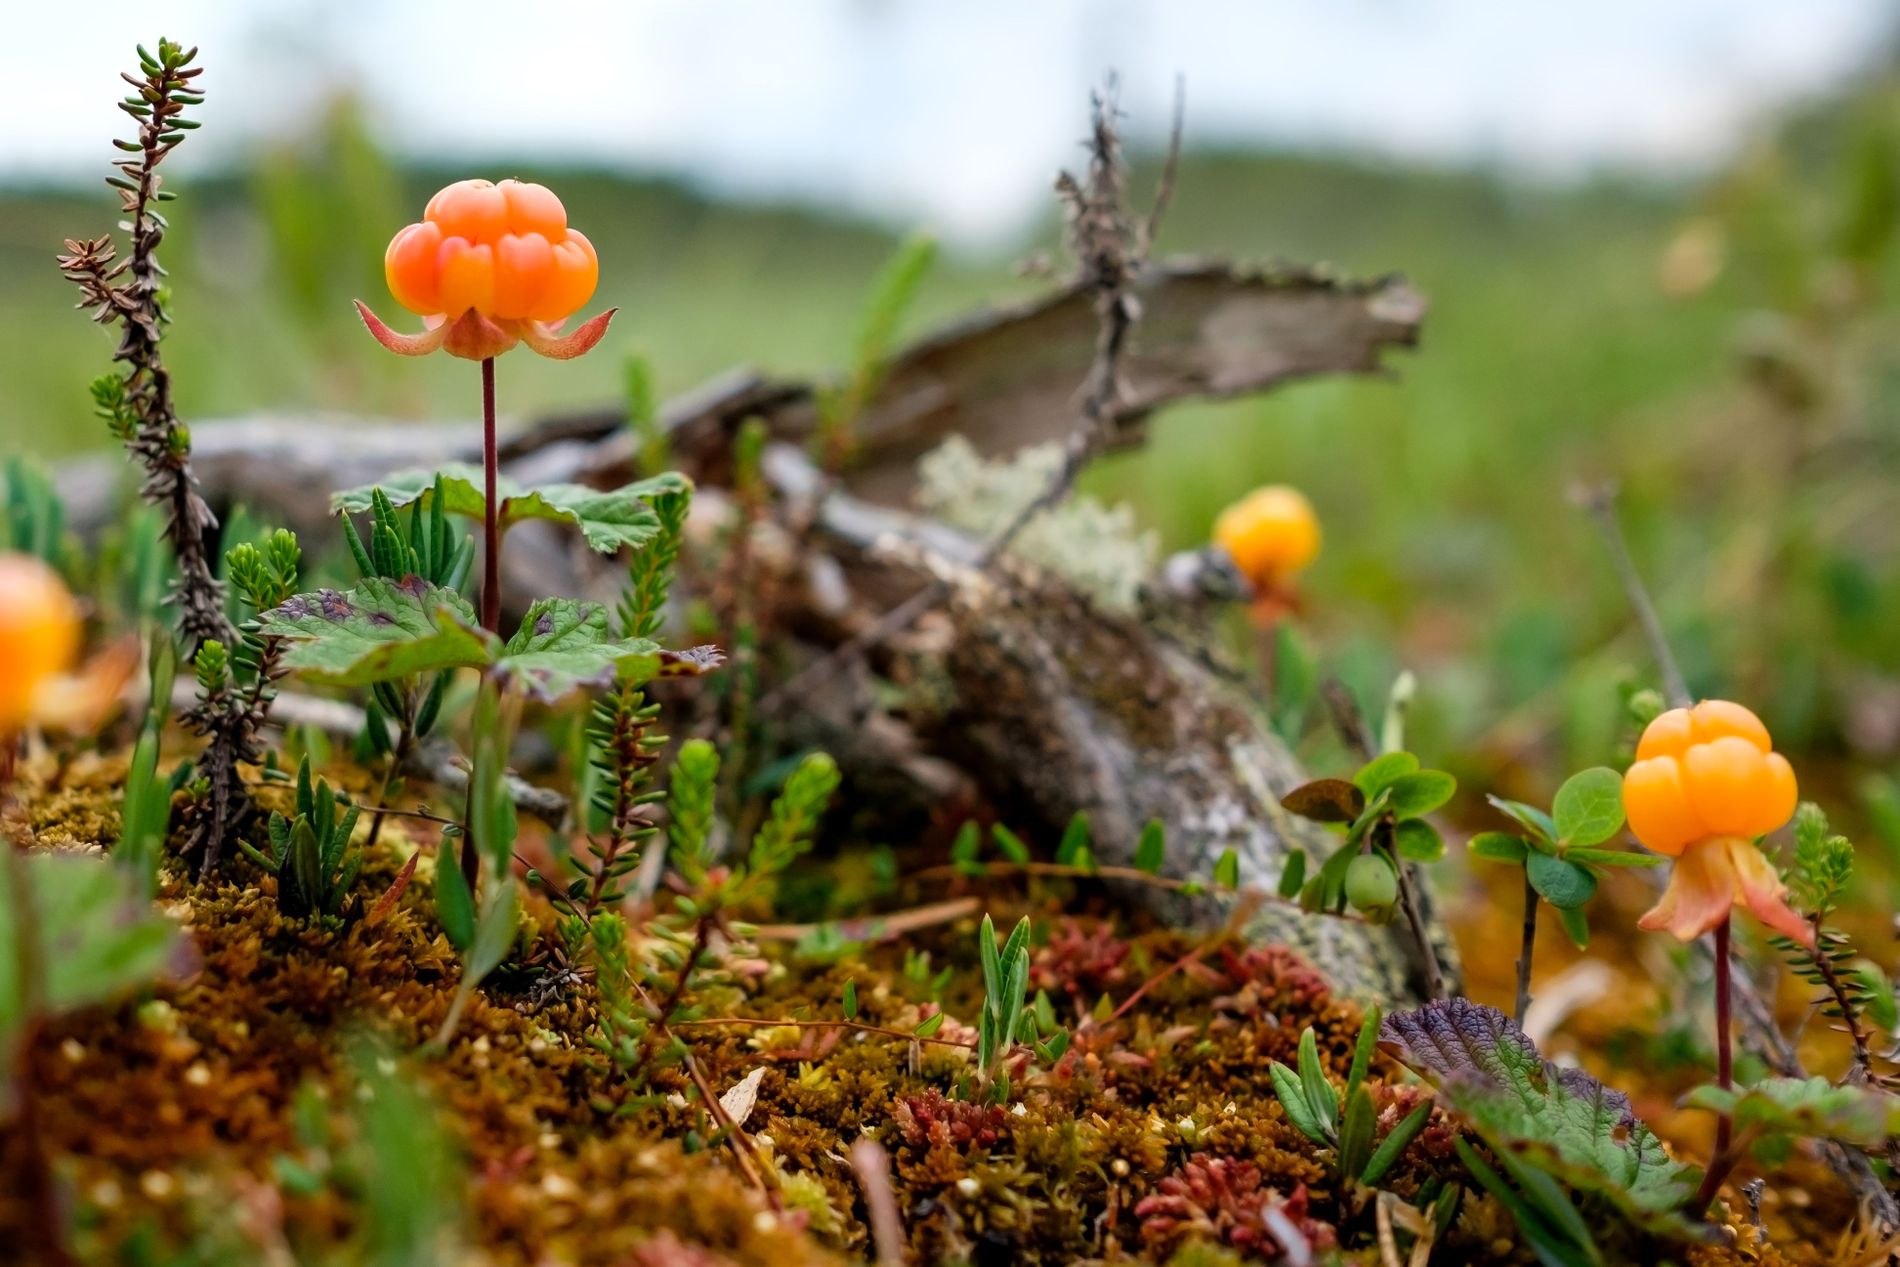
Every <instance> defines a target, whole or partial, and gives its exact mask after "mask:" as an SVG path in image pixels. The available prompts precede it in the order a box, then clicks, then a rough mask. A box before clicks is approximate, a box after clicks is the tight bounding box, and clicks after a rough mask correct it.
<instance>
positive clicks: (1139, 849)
mask: <svg viewBox="0 0 1900 1267" xmlns="http://www.w3.org/2000/svg"><path fill="white" fill-rule="evenodd" d="M1167 856H1168V833H1167V829H1166V828H1164V827H1163V826H1162V825H1161V820H1160V819H1158V818H1151V819H1149V820H1148V825H1147V826H1146V827H1144V828H1142V829H1141V840H1140V841H1139V842H1137V843H1136V845H1135V870H1137V871H1141V872H1145V873H1147V874H1148V875H1154V874H1156V873H1157V872H1159V871H1160V870H1161V864H1162V863H1163V862H1165V861H1166V860H1167Z"/></svg>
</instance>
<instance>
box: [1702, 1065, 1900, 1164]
mask: <svg viewBox="0 0 1900 1267" xmlns="http://www.w3.org/2000/svg"><path fill="white" fill-rule="evenodd" d="M1683 1103H1684V1104H1686V1105H1688V1106H1689V1107H1690V1108H1695V1109H1708V1110H1709V1111H1710V1112H1714V1113H1730V1114H1732V1115H1733V1116H1734V1119H1735V1129H1736V1130H1737V1131H1758V1132H1761V1133H1763V1134H1768V1135H1794V1136H1799V1137H1802V1138H1804V1139H1836V1140H1839V1141H1841V1142H1842V1143H1844V1144H1853V1145H1857V1146H1859V1147H1862V1148H1871V1147H1873V1146H1875V1145H1877V1144H1880V1143H1883V1142H1884V1141H1885V1140H1886V1139H1887V1137H1888V1136H1890V1135H1900V1097H1894V1096H1890V1095H1884V1094H1882V1093H1881V1092H1879V1091H1874V1090H1871V1089H1868V1088H1865V1087H1837V1086H1835V1085H1834V1084H1833V1083H1831V1082H1829V1081H1828V1080H1827V1079H1826V1078H1821V1077H1814V1078H1765V1079H1763V1080H1762V1081H1760V1082H1758V1083H1756V1084H1755V1085H1754V1086H1752V1087H1736V1088H1733V1089H1730V1090H1724V1089H1723V1088H1721V1087H1697V1088H1696V1089H1695V1090H1693V1091H1691V1092H1690V1093H1689V1094H1688V1095H1687V1096H1685V1097H1683Z"/></svg>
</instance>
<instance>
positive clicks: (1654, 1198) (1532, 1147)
mask: <svg viewBox="0 0 1900 1267" xmlns="http://www.w3.org/2000/svg"><path fill="white" fill-rule="evenodd" d="M1380 1042H1381V1045H1382V1046H1384V1047H1386V1049H1387V1050H1388V1051H1390V1052H1391V1053H1392V1055H1394V1056H1395V1057H1397V1058H1398V1059H1399V1060H1401V1061H1403V1062H1404V1063H1405V1064H1407V1065H1409V1066H1410V1067H1411V1068H1413V1069H1414V1070H1416V1071H1417V1072H1418V1073H1420V1074H1421V1075H1423V1076H1425V1077H1426V1078H1428V1079H1429V1080H1431V1081H1432V1082H1434V1083H1436V1084H1437V1085H1438V1088H1439V1091H1440V1093H1441V1095H1442V1097H1443V1098H1444V1100H1445V1102H1446V1103H1447V1104H1448V1105H1450V1107H1451V1108H1453V1109H1454V1110H1456V1111H1457V1112H1458V1113H1459V1114H1460V1115H1462V1116H1463V1117H1464V1118H1465V1119H1466V1120H1467V1121H1468V1122H1469V1123H1470V1124H1471V1127H1472V1129H1473V1130H1475V1131H1476V1132H1477V1133H1478V1134H1479V1135H1480V1136H1482V1137H1483V1139H1484V1141H1485V1143H1486V1144H1488V1145H1489V1146H1490V1147H1491V1149H1492V1150H1493V1151H1494V1152H1497V1153H1499V1154H1500V1155H1502V1154H1505V1153H1508V1154H1510V1155H1511V1156H1512V1157H1514V1158H1515V1159H1516V1160H1519V1161H1522V1162H1524V1163H1525V1164H1526V1165H1528V1166H1530V1167H1533V1168H1535V1169H1536V1170H1539V1171H1542V1172H1544V1173H1546V1174H1548V1175H1550V1176H1551V1177H1553V1178H1555V1179H1557V1180H1559V1181H1560V1182H1562V1183H1564V1184H1566V1185H1568V1186H1569V1187H1571V1188H1574V1189H1576V1190H1578V1191H1580V1192H1585V1193H1589V1194H1591V1195H1593V1196H1596V1197H1599V1198H1602V1199H1603V1200H1605V1201H1607V1202H1609V1203H1610V1204H1611V1205H1612V1206H1614V1207H1616V1208H1617V1209H1618V1210H1620V1211H1621V1212H1622V1213H1623V1214H1624V1215H1625V1216H1626V1217H1627V1218H1629V1219H1631V1220H1632V1221H1633V1222H1635V1223H1637V1224H1638V1225H1640V1226H1642V1227H1644V1228H1646V1229H1648V1230H1650V1231H1653V1232H1660V1233H1666V1234H1675V1235H1684V1234H1687V1233H1688V1232H1689V1231H1690V1226H1691V1225H1690V1224H1689V1222H1688V1221H1687V1220H1686V1219H1685V1218H1684V1217H1683V1215H1682V1214H1681V1213H1680V1210H1681V1207H1682V1206H1683V1204H1684V1203H1685V1202H1686V1201H1687V1200H1688V1199H1689V1197H1690V1195H1691V1194H1692V1193H1693V1192H1694V1191H1695V1186H1696V1182H1697V1179H1698V1177H1699V1175H1698V1172H1697V1171H1696V1170H1695V1169H1694V1168H1693V1167H1689V1166H1684V1165H1681V1164H1679V1163H1677V1162H1675V1161H1673V1160H1671V1159H1670V1157H1669V1154H1668V1152H1667V1151H1666V1150H1665V1149H1664V1148H1663V1145H1662V1141H1661V1140H1659V1139H1657V1138H1656V1136H1655V1134H1654V1132H1652V1131H1651V1130H1650V1129H1649V1128H1648V1127H1647V1126H1645V1125H1644V1124H1643V1122H1642V1121H1641V1119H1639V1118H1638V1117H1637V1116H1636V1114H1635V1113H1634V1112H1633V1111H1632V1110H1631V1108H1630V1101H1629V1097H1628V1096H1626V1095H1624V1094H1623V1093H1622V1092H1621V1091H1617V1090H1614V1089H1612V1088H1610V1087H1607V1086H1605V1085H1604V1084H1603V1083H1601V1082H1599V1081H1598V1080H1597V1079H1596V1078H1595V1077H1593V1076H1592V1075H1591V1074H1589V1073H1587V1072H1586V1071H1584V1070H1581V1069H1559V1068H1557V1067H1556V1066H1554V1065H1551V1064H1549V1063H1547V1062H1546V1061H1545V1060H1544V1058H1543V1057H1542V1056H1540V1055H1539V1054H1538V1051H1537V1048H1536V1046H1535V1044H1533V1043H1532V1042H1531V1040H1530V1039H1529V1038H1527V1037H1526V1036H1525V1035H1524V1031H1523V1030H1521V1029H1519V1028H1518V1027H1517V1025H1516V1024H1515V1023H1514V1022H1512V1020H1511V1018H1510V1017H1508V1016H1506V1015H1505V1014H1504V1013H1502V1012H1500V1011H1498V1010H1497V1009H1496V1008H1492V1007H1486V1006H1484V1005H1483V1004H1479V1003H1473V1002H1472V1001H1471V1000H1469V999H1463V998H1452V999H1443V1000H1439V1001H1436V1002H1432V1003H1428V1004H1426V1005H1425V1006H1424V1007H1421V1008H1416V1009H1414V1010H1412V1011H1406V1012H1394V1013H1392V1014H1391V1015H1390V1016H1388V1017H1386V1018H1385V1022H1384V1024H1383V1026H1382V1027H1381V1029H1380Z"/></svg>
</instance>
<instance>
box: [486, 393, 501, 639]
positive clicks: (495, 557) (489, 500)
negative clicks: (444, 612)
mask: <svg viewBox="0 0 1900 1267" xmlns="http://www.w3.org/2000/svg"><path fill="white" fill-rule="evenodd" d="M498 465H499V460H498V459H497V457H496V455H495V358H494V357H492V356H491V357H487V358H485V359H484V360H483V361H482V500H483V503H484V504H483V508H482V511H483V513H482V628H484V629H486V630H488V632H490V633H493V634H499V633H500V632H501V503H500V500H499V499H498V498H497V497H496V496H495V475H496V469H495V468H496V467H497V466H498Z"/></svg>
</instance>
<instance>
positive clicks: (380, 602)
mask: <svg viewBox="0 0 1900 1267" xmlns="http://www.w3.org/2000/svg"><path fill="white" fill-rule="evenodd" d="M258 627H259V632H260V633H261V634H263V635H264V636H265V637H276V638H283V639H285V640H286V642H287V643H288V644H289V646H288V648H287V649H286V651H285V653H284V659H283V664H284V667H285V668H286V669H288V670H290V671H292V672H296V673H303V674H305V675H306V676H308V677H310V678H312V679H314V680H316V681H320V682H324V683H326V684H328V685H331V686H368V685H370V684H372V683H375V682H387V681H391V680H393V679H397V678H404V677H409V676H411V675H414V674H423V673H436V672H440V671H442V670H444V669H457V668H480V667H482V666H484V665H486V664H488V663H489V662H490V661H491V660H492V659H493V658H494V654H495V651H496V650H497V649H498V643H497V640H496V639H495V637H494V636H493V635H491V634H488V633H485V632H483V630H482V629H481V627H480V622H479V621H478V620H477V619H476V616H475V610H474V608H472V607H470V606H469V605H468V603H467V601H466V600H464V599H463V598H462V597H461V596H460V595H458V594H456V593H454V592H453V591H451V590H446V589H441V588H438V587H437V586H434V585H431V584H429V583H428V582H427V581H425V580H423V579H422V578H421V577H417V576H411V577H407V578H405V579H403V580H401V581H390V580H385V579H383V578H382V577H374V576H372V577H365V578H364V579H363V580H361V581H359V582H357V584H356V587H355V588H354V589H350V590H343V591H339V590H319V591H317V592H316V593H314V594H298V595H295V596H294V597H292V598H290V599H289V600H288V601H286V602H284V603H282V604H280V605H279V606H277V607H273V608H271V610H269V611H267V612H265V613H264V614H263V615H261V616H260V617H258Z"/></svg>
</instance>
